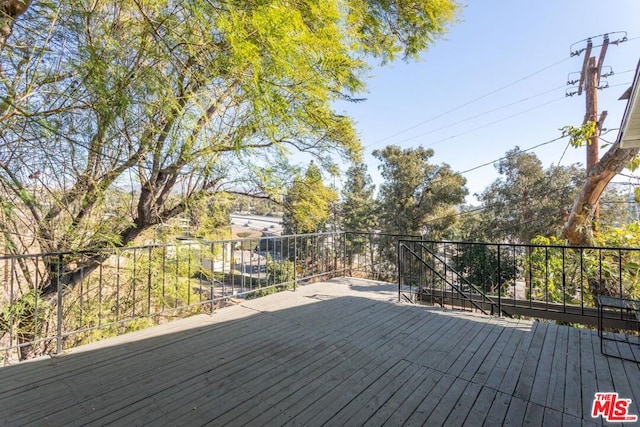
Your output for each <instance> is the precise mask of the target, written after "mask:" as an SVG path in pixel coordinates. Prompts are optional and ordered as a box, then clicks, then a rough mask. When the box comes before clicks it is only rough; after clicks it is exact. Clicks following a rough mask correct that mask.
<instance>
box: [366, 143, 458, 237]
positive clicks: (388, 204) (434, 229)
mask: <svg viewBox="0 0 640 427" xmlns="http://www.w3.org/2000/svg"><path fill="white" fill-rule="evenodd" d="M433 154H434V153H433V150H431V149H425V148H422V147H418V148H408V149H404V150H402V149H401V148H400V147H397V146H394V145H391V146H388V147H386V148H384V149H383V150H376V151H374V152H373V155H374V156H375V157H376V158H378V159H379V160H380V161H382V165H380V171H381V174H382V176H383V178H384V179H385V182H384V183H383V184H382V185H381V186H380V191H379V194H378V201H379V203H380V223H381V224H385V226H386V227H387V229H386V230H385V231H387V232H390V233H396V234H425V232H426V233H428V234H429V236H431V237H434V238H437V237H438V236H440V235H441V233H443V232H445V231H446V229H448V228H449V227H450V226H451V225H452V223H451V222H449V221H447V220H443V221H441V220H440V219H439V218H441V217H440V215H442V214H443V212H446V211H447V209H448V208H450V207H453V206H456V205H459V204H462V203H463V202H464V198H465V196H466V195H467V189H466V188H465V187H464V185H465V183H466V180H465V179H464V178H463V177H462V176H461V175H460V174H458V173H456V172H454V171H453V170H451V168H450V167H449V165H447V164H442V165H433V164H431V163H429V160H430V158H431V157H432V156H433ZM453 218H455V217H453Z"/></svg>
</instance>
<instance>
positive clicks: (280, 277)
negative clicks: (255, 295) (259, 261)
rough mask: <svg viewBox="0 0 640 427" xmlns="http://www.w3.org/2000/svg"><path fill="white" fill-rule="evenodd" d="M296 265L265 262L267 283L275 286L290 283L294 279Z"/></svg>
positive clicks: (287, 262) (290, 262)
mask: <svg viewBox="0 0 640 427" xmlns="http://www.w3.org/2000/svg"><path fill="white" fill-rule="evenodd" d="M295 270H296V265H295V263H294V262H293V261H289V260H286V261H278V262H269V261H267V273H269V283H270V284H272V285H277V284H281V283H291V282H293V280H294V279H295Z"/></svg>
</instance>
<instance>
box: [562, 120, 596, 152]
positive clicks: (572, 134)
mask: <svg viewBox="0 0 640 427" xmlns="http://www.w3.org/2000/svg"><path fill="white" fill-rule="evenodd" d="M597 126H598V124H597V123H596V122H593V121H587V122H586V123H584V124H583V125H582V126H578V127H575V126H564V127H563V128H561V129H560V130H561V131H562V134H563V135H568V136H569V143H570V144H571V145H572V146H573V147H582V146H584V145H589V144H591V138H593V135H594V134H595V132H596V129H597Z"/></svg>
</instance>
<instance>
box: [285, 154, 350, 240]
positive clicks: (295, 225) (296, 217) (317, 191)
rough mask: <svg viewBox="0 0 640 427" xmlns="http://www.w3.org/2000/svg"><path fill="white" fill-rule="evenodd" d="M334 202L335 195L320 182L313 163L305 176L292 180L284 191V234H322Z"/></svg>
mask: <svg viewBox="0 0 640 427" xmlns="http://www.w3.org/2000/svg"><path fill="white" fill-rule="evenodd" d="M337 199H338V196H337V194H336V192H335V191H334V190H332V189H331V188H328V187H327V186H325V185H324V183H323V182H322V173H321V171H320V168H319V167H318V166H317V165H315V164H314V163H313V162H312V163H311V164H310V165H309V167H308V168H307V171H306V172H305V174H304V176H300V177H298V178H295V179H294V180H293V183H292V184H291V186H290V187H289V188H288V189H287V194H286V195H285V198H284V216H283V217H282V227H283V230H284V232H285V234H301V233H315V232H318V231H321V230H322V228H323V227H324V226H325V225H326V224H327V222H328V221H329V218H330V216H331V206H332V203H333V202H335V201H336V200H337Z"/></svg>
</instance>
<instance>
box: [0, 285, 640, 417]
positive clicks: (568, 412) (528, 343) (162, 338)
mask: <svg viewBox="0 0 640 427" xmlns="http://www.w3.org/2000/svg"><path fill="white" fill-rule="evenodd" d="M396 289H397V288H396V287H394V286H393V285H389V284H383V283H380V282H373V281H366V280H360V279H339V280H333V281H330V282H324V283H316V284H312V285H307V286H304V287H301V288H299V290H298V291H297V292H295V293H294V292H283V293H280V294H276V295H271V296H268V297H264V298H260V299H257V300H251V301H246V302H243V303H242V304H240V305H237V306H234V307H229V308H225V309H222V310H220V311H218V312H216V313H215V314H214V315H212V316H206V315H201V316H196V317H193V318H190V319H185V320H181V321H176V322H172V323H169V324H166V325H163V326H160V327H154V328H150V329H148V330H145V331H139V332H136V333H133V334H129V335H125V336H121V337H117V338H113V339H109V340H105V341H102V342H99V343H95V344H92V345H88V346H84V347H79V348H77V349H74V350H72V351H71V352H69V353H68V354H65V355H62V356H58V357H53V358H46V359H39V360H35V361H31V362H26V363H22V364H18V365H14V366H8V367H4V368H0V408H1V412H0V421H1V422H2V423H4V424H5V425H10V426H19V425H26V424H34V425H64V426H67V425H105V424H110V423H113V424H118V425H142V424H149V425H205V424H210V425H225V424H229V425H245V424H247V425H285V424H290V425H323V424H327V425H363V424H366V425H383V424H387V425H392V426H395V425H402V424H406V425H422V424H426V425H444V424H446V425H451V426H456V425H499V424H503V423H512V424H515V425H521V424H523V423H524V422H525V421H526V422H527V423H529V424H532V425H541V424H544V425H561V424H572V425H573V424H575V425H580V424H583V425H584V424H589V423H596V422H597V423H598V424H599V423H600V422H601V420H600V419H593V418H591V414H590V411H591V404H592V401H593V398H594V394H595V392H596V391H599V392H607V391H617V392H618V393H619V394H620V396H621V397H623V398H630V399H632V401H633V403H632V405H631V408H630V412H631V413H632V414H638V413H639V409H638V405H637V403H638V399H640V368H639V366H638V364H636V363H632V362H626V361H621V360H618V359H613V358H607V357H605V356H602V355H601V354H600V347H599V346H600V342H599V339H598V336H597V334H596V333H595V331H592V330H588V329H575V328H570V327H565V326H557V325H555V324H552V323H538V322H530V321H527V320H515V319H503V318H496V317H488V316H481V315H473V314H467V313H459V312H453V311H445V310H441V309H437V308H433V307H424V306H412V305H408V304H399V303H397V302H396V300H397V293H396ZM620 351H622V352H624V351H634V350H632V349H631V348H620Z"/></svg>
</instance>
